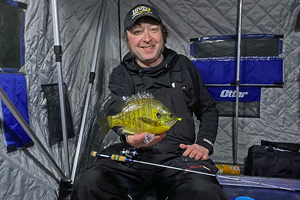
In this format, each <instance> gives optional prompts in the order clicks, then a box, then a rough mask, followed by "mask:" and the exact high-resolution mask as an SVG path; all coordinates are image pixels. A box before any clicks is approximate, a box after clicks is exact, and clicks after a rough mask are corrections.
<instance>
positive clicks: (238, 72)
mask: <svg viewBox="0 0 300 200" xmlns="http://www.w3.org/2000/svg"><path fill="white" fill-rule="evenodd" d="M242 8H243V0H240V3H239V22H238V46H237V70H236V104H235V124H234V125H235V131H234V134H233V163H234V164H237V144H238V119H239V94H240V92H239V87H240V64H241V37H242Z"/></svg>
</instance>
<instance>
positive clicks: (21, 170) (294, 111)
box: [0, 0, 300, 200]
mask: <svg viewBox="0 0 300 200" xmlns="http://www.w3.org/2000/svg"><path fill="white" fill-rule="evenodd" d="M20 2H23V3H26V4H27V5H28V8H27V10H26V19H25V48H26V52H25V59H26V60H25V61H26V64H25V66H24V67H25V69H26V79H27V90H28V101H29V114H30V125H31V128H32V129H33V130H34V132H35V133H36V135H37V136H38V138H39V139H40V140H41V142H42V143H43V144H44V145H45V147H46V148H47V150H48V151H49V153H50V154H51V155H52V156H53V158H54V160H55V161H56V162H57V164H58V165H59V166H61V167H62V170H63V171H65V169H64V165H63V161H64V160H65V159H67V158H65V157H64V154H63V153H62V151H63V149H62V145H61V144H55V145H53V146H52V147H51V148H50V145H49V141H48V137H49V133H48V121H47V120H48V119H47V108H46V99H45V97H44V94H43V92H42V90H41V85H42V84H50V83H57V73H56V62H55V56H54V53H53V26H52V22H53V21H52V20H53V19H52V11H51V0H39V1H36V0H22V1H20ZM243 2H244V4H243V16H242V34H282V35H284V40H283V54H282V56H283V58H284V66H285V70H284V73H285V77H284V78H285V84H284V86H283V88H263V89H262V94H261V108H260V110H261V117H260V118H240V119H239V124H238V162H239V163H243V162H244V158H245V157H246V156H247V150H248V148H249V147H250V146H252V145H253V144H259V143H260V140H262V139H264V140H270V141H278V142H296V143H297V142H298V143H300V139H299V138H300V137H299V135H300V126H299V124H300V116H299V110H300V109H299V108H300V107H299V105H300V103H299V91H300V88H299V69H300V60H299V58H300V40H299V38H300V32H295V31H294V27H295V23H296V19H297V15H298V13H299V10H300V2H299V1H298V0H273V1H262V0H255V1H253V0H244V1H243ZM139 3H146V4H150V5H152V6H153V7H154V8H155V9H157V11H158V12H159V13H160V14H161V16H162V19H163V22H164V24H166V26H167V27H168V28H169V30H170V37H169V39H168V42H167V46H168V47H171V48H172V49H174V50H175V51H177V52H178V53H180V54H184V55H186V56H188V55H189V45H190V43H189V39H190V38H191V37H203V36H220V35H236V34H237V32H236V29H237V16H238V14H237V6H238V1H233V0H230V1H228V0H220V1H215V0H203V1H198V0H185V1H183V0H176V1H174V0H131V1H126V0H119V1H118V0H110V1H107V2H106V8H105V9H102V6H103V1H101V0H84V1H82V0H58V13H59V25H60V31H61V33H60V39H61V46H62V50H63V55H62V69H63V81H64V82H65V83H66V85H67V87H68V93H69V101H70V106H71V112H72V119H73V124H74V130H75V135H77V136H78V133H79V129H80V127H79V126H80V123H81V120H82V117H83V116H82V112H83V107H84V104H85V99H86V91H87V87H88V79H89V72H90V69H91V65H92V59H93V52H94V45H95V44H94V42H95V39H96V34H97V25H98V23H99V19H100V14H102V16H104V17H105V18H104V23H103V30H102V31H103V32H102V35H101V41H100V50H99V54H98V64H97V65H98V67H97V69H96V80H95V83H94V85H93V89H92V95H91V101H90V106H89V111H88V115H87V120H86V124H85V129H84V138H83V143H82V149H83V150H82V152H81V154H80V162H79V166H78V171H82V170H84V168H85V167H87V165H88V163H90V162H91V161H92V160H91V158H90V157H89V152H90V149H91V145H92V143H93V141H94V139H95V134H96V132H97V129H98V127H97V125H95V120H96V118H97V114H98V111H99V110H100V109H101V108H102V105H103V102H104V99H105V97H106V96H107V94H108V89H107V83H108V77H109V74H110V72H111V71H112V69H113V68H114V67H116V66H117V65H118V63H119V62H120V58H122V57H123V56H124V55H125V54H126V53H127V52H128V49H127V47H126V44H125V43H124V41H122V40H121V39H120V35H122V33H123V32H124V31H123V19H124V16H125V14H126V12H127V11H128V10H129V9H130V8H131V7H133V6H134V5H136V4H139ZM118 5H120V7H119V6H118ZM101 10H102V11H104V12H105V13H100V11H101ZM118 15H120V21H119V18H118ZM119 27H120V28H121V30H119ZM233 122H234V119H233V118H229V117H221V118H220V120H219V130H218V136H217V141H216V143H215V153H214V155H213V156H211V157H212V158H213V160H214V161H217V162H229V163H230V162H232V133H233V131H234V125H233ZM3 135H4V134H3V130H2V129H0V176H1V177H2V178H1V180H0V185H1V187H0V199H5V200H8V199H14V200H16V199H32V200H40V199H43V200H47V199H49V200H53V199H56V198H57V196H58V189H59V183H58V181H59V180H60V177H59V176H58V175H57V174H56V172H55V170H54V169H53V168H52V166H51V165H50V163H49V162H48V160H46V159H45V157H44V156H43V155H42V154H41V153H40V152H39V150H38V149H37V148H36V146H34V147H32V148H28V149H27V151H23V150H19V151H17V152H13V153H9V154H7V153H6V143H5V140H4V136H3ZM114 139H115V136H114V135H112V136H111V138H108V139H106V141H108V142H111V140H114ZM68 144H69V155H70V158H69V159H70V164H71V167H72V164H73V160H74V155H75V151H76V145H77V137H75V138H71V139H69V140H68ZM32 157H34V158H36V159H37V160H38V161H39V162H40V163H41V164H42V165H44V167H41V165H38V164H37V161H36V160H34V159H32ZM44 168H47V169H49V170H50V171H51V173H53V175H51V173H50V172H49V171H47V170H46V171H45V170H44ZM53 176H54V177H56V178H53Z"/></svg>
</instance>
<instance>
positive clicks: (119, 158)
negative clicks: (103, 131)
mask: <svg viewBox="0 0 300 200" xmlns="http://www.w3.org/2000/svg"><path fill="white" fill-rule="evenodd" d="M111 159H112V160H116V161H121V162H125V161H126V157H125V156H120V155H117V154H112V155H111Z"/></svg>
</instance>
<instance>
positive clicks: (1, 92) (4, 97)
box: [0, 86, 68, 181]
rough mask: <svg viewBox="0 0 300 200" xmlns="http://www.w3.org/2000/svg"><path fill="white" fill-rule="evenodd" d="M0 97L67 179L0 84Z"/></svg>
mask: <svg viewBox="0 0 300 200" xmlns="http://www.w3.org/2000/svg"><path fill="white" fill-rule="evenodd" d="M0 99H1V100H2V101H3V103H4V104H5V105H6V106H7V108H8V109H9V110H10V112H11V113H12V114H13V115H14V117H15V118H16V119H17V121H18V122H19V123H20V125H21V126H22V127H23V129H24V130H25V131H26V133H27V134H28V135H29V137H30V138H31V139H32V140H33V142H34V144H35V145H36V146H37V148H38V149H39V150H40V151H41V152H42V153H43V154H44V155H45V157H46V158H47V160H48V161H49V162H50V164H51V165H52V166H53V167H54V169H55V170H56V172H57V173H58V174H59V176H60V177H61V178H62V180H64V181H67V179H68V178H67V177H66V176H65V175H64V173H63V172H62V171H61V169H60V168H59V166H58V165H57V164H56V162H55V161H54V159H53V158H52V157H51V155H50V154H49V152H48V151H47V150H46V148H45V147H44V146H43V144H42V143H41V141H40V140H39V138H38V137H37V136H36V135H35V133H34V132H33V130H32V129H31V128H30V126H29V125H28V123H27V122H26V120H25V119H24V118H23V116H22V115H21V113H20V112H19V111H18V109H17V108H16V107H15V105H14V104H13V102H12V101H11V100H10V99H9V97H8V96H7V95H6V93H5V92H4V90H3V89H2V87H1V86H0Z"/></svg>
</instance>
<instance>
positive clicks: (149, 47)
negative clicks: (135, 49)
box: [141, 46, 154, 49]
mask: <svg viewBox="0 0 300 200" xmlns="http://www.w3.org/2000/svg"><path fill="white" fill-rule="evenodd" d="M153 47H154V46H147V47H141V48H142V49H152V48H153Z"/></svg>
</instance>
